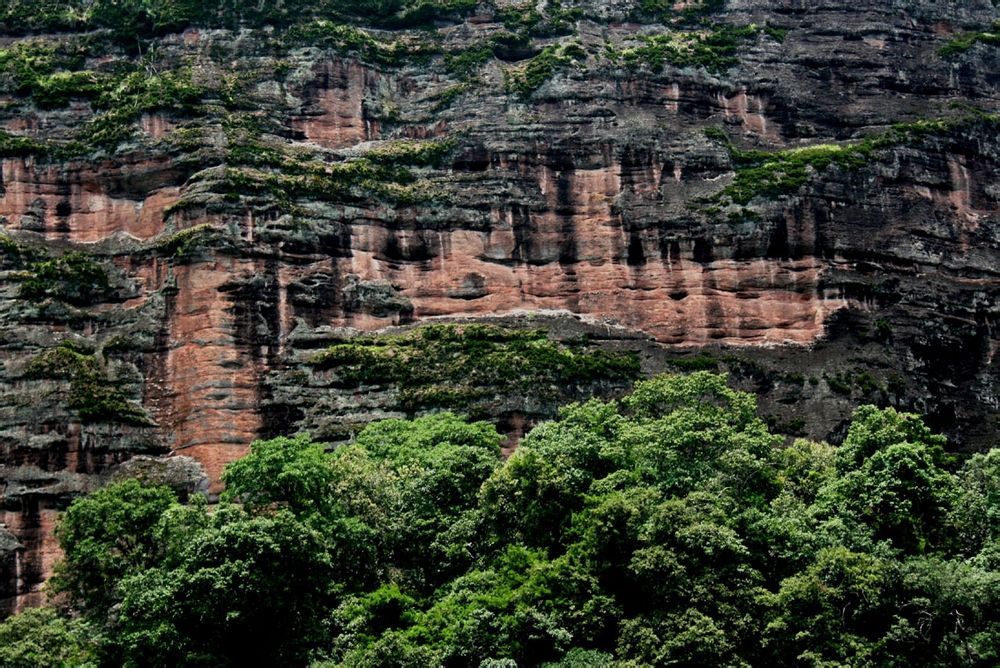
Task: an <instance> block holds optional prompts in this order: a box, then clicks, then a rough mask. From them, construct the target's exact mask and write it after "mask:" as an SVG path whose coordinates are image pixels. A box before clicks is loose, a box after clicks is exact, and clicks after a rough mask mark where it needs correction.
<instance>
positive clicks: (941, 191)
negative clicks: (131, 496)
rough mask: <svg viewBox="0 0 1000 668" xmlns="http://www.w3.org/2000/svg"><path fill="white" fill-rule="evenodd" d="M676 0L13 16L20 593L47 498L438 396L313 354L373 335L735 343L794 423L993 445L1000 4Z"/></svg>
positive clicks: (770, 405) (5, 136) (15, 594)
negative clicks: (464, 329)
mask: <svg viewBox="0 0 1000 668" xmlns="http://www.w3.org/2000/svg"><path fill="white" fill-rule="evenodd" d="M654 4H655V3H635V2H627V1H626V0H620V1H617V2H596V1H590V2H579V3H575V4H574V3H569V2H564V3H563V5H561V6H559V5H554V4H553V3H548V4H547V5H546V4H544V3H542V4H540V5H539V7H538V8H536V9H537V11H535V12H534V13H531V12H530V11H529V10H530V9H531V8H530V7H528V6H521V5H518V4H517V3H509V2H500V1H499V0H498V1H497V2H496V3H495V4H493V3H481V4H479V5H478V6H477V7H476V8H475V9H474V10H470V11H469V12H467V14H466V15H465V16H460V15H457V14H454V13H450V14H449V13H445V14H443V15H442V16H443V18H441V20H438V21H437V22H436V23H434V24H433V29H432V30H428V29H426V26H425V27H423V28H421V29H410V30H405V29H396V30H387V29H380V30H371V29H367V28H364V27H363V26H362V27H356V26H348V27H343V26H340V25H339V24H335V23H331V22H325V21H323V20H319V21H313V20H312V19H311V18H310V17H303V21H304V23H301V24H299V25H296V26H292V27H288V26H277V27H276V26H261V25H254V24H253V23H252V22H248V23H247V24H246V25H244V26H243V27H242V28H239V29H236V28H235V27H232V26H230V27H229V28H228V29H220V28H219V27H218V24H213V23H212V22H211V21H207V22H204V23H202V24H197V25H193V26H191V27H188V28H186V29H183V30H180V29H179V28H178V31H177V32H171V31H169V30H167V31H161V33H160V34H158V35H156V36H155V37H150V38H148V39H147V38H144V39H142V40H138V42H137V41H136V40H134V39H116V38H114V36H111V35H109V34H108V33H107V32H102V31H101V30H97V29H94V28H92V27H80V28H79V30H77V29H76V28H72V27H71V28H72V29H71V28H63V29H61V31H60V32H52V33H44V32H42V33H38V32H37V31H36V33H35V34H26V33H30V30H28V29H25V28H23V27H22V28H17V29H16V30H15V29H14V28H10V30H9V33H10V34H8V35H7V36H5V37H3V38H2V42H3V47H2V48H3V53H4V54H5V55H3V56H2V57H0V63H2V66H3V67H4V68H5V69H4V74H3V86H4V92H3V93H2V98H3V99H2V102H0V127H2V128H4V129H5V132H4V133H2V134H0V156H2V157H0V174H2V181H0V223H2V226H3V231H4V235H5V236H3V238H2V239H0V251H2V263H0V272H2V273H0V275H2V276H3V281H2V283H0V359H2V366H0V481H2V488H0V495H2V504H0V512H2V513H3V518H2V520H0V521H2V523H3V527H5V528H0V613H2V612H10V611H13V610H16V609H19V608H20V607H23V606H24V605H29V604H33V603H36V602H38V601H39V600H40V596H41V594H40V589H39V587H40V585H41V583H42V582H43V581H44V578H45V576H46V574H47V573H48V572H50V570H51V567H52V563H53V561H54V559H55V558H57V556H58V549H57V547H56V545H55V542H54V539H53V534H52V529H53V525H54V522H55V518H56V515H57V513H58V511H59V509H61V508H62V507H64V506H65V504H66V503H68V501H69V500H71V499H72V498H73V497H74V496H75V495H78V494H80V493H83V492H85V491H87V490H89V489H92V488H93V487H95V486H96V485H99V484H102V483H103V482H104V481H106V480H107V479H109V478H110V477H112V476H114V475H117V474H118V472H119V470H120V469H121V467H123V466H124V467H125V468H126V470H131V471H132V472H133V473H135V471H140V472H141V471H145V470H147V469H148V468H149V467H148V466H147V465H145V464H139V465H135V464H131V465H130V464H128V462H129V460H134V458H135V457H136V456H138V455H142V456H144V457H159V456H164V455H174V457H168V459H167V461H169V460H170V459H172V458H173V459H176V456H179V455H185V456H187V457H190V458H192V459H193V460H194V461H195V462H197V463H198V464H199V465H200V466H201V467H202V469H203V470H204V472H205V474H206V475H207V479H208V480H210V481H211V483H210V484H211V491H212V492H213V493H215V492H217V491H218V490H219V479H220V475H221V472H222V470H223V468H224V466H225V465H226V464H227V463H228V462H230V461H232V460H233V459H235V458H237V457H239V456H241V455H242V454H243V453H245V452H246V449H247V447H248V444H249V443H250V442H251V441H252V440H253V439H254V438H257V437H260V436H270V435H275V434H286V433H293V432H295V431H297V430H301V429H308V430H310V431H312V432H313V433H314V434H315V435H316V436H317V437H319V438H324V439H328V440H338V439H342V438H344V437H345V436H347V435H349V434H350V432H351V431H352V430H353V429H355V428H357V426H358V425H359V424H363V423H364V422H366V421H368V420H371V419H376V418H379V417H386V416H393V415H404V414H407V413H408V412H413V411H414V410H420V407H419V406H418V407H416V408H414V407H413V406H407V405H404V404H403V403H401V402H400V400H399V392H398V388H396V387H395V386H394V384H393V383H391V382H389V383H381V384H376V385H374V386H372V385H366V384H364V383H360V384H359V383H349V382H344V381H343V379H342V378H340V377H338V375H337V372H336V369H333V370H330V369H325V370H320V369H317V368H316V366H315V364H314V363H313V362H314V360H315V355H316V353H317V352H319V351H322V350H323V349H325V348H326V347H327V346H329V345H332V344H336V343H343V342H344V341H345V340H349V339H350V337H351V336H353V335H354V333H356V332H376V331H380V330H383V329H385V328H387V327H404V328H405V327H409V326H416V325H419V324H420V323H424V322H427V321H431V320H434V321H448V322H468V321H470V320H472V321H488V322H492V323H495V324H500V325H504V326H508V327H515V328H517V327H544V328H546V329H548V330H550V332H551V336H553V337H554V338H556V339H560V340H566V341H575V342H580V341H584V342H586V344H587V345H588V346H590V347H591V348H594V349H607V350H613V351H619V352H621V351H631V352H633V353H634V354H635V355H637V357H638V359H639V361H640V362H641V367H642V371H643V372H644V373H655V372H659V371H663V370H670V369H674V370H677V369H691V368H721V369H726V370H728V371H729V372H730V373H731V377H732V379H733V382H734V383H737V384H739V385H741V386H743V387H744V388H746V389H753V390H755V391H757V392H760V393H761V395H762V402H761V410H762V412H764V413H765V414H766V416H767V417H768V419H769V420H771V421H772V423H773V424H774V425H775V427H776V428H779V429H781V430H782V431H785V432H787V433H791V434H801V435H808V436H811V437H814V438H828V439H832V440H836V439H837V438H838V437H839V436H841V435H842V432H843V429H844V424H845V420H846V419H847V417H848V416H849V415H850V412H851V410H852V409H853V407H854V406H856V405H858V404H859V403H867V402H876V403H883V404H891V405H896V406H899V407H903V408H907V409H913V410H918V411H920V412H923V413H925V414H927V415H928V416H929V419H930V421H931V422H932V424H933V425H934V426H935V427H936V428H938V429H941V430H944V431H945V432H947V433H948V434H949V435H950V436H951V438H952V446H953V448H955V449H958V450H974V449H979V448H983V447H986V446H988V445H990V444H992V443H994V442H995V437H996V433H997V424H998V415H1000V406H998V401H1000V399H998V397H1000V392H998V389H997V388H998V381H1000V373H998V366H997V361H996V353H997V350H998V346H1000V335H998V333H997V324H998V313H1000V305H998V300H997V297H998V277H1000V250H998V249H1000V206H998V203H1000V132H998V130H1000V122H998V117H997V116H996V114H997V112H998V111H1000V109H998V84H1000V75H998V73H1000V49H998V48H997V46H996V40H990V39H983V40H977V39H974V38H970V37H969V36H970V35H977V34H993V33H989V32H988V31H990V30H992V28H991V27H990V26H991V23H992V22H993V21H994V20H996V19H997V18H998V16H1000V15H998V10H997V9H996V8H995V7H994V5H993V3H992V2H990V1H989V0H969V1H966V2H961V3H958V2H955V3H941V2H931V1H929V0H927V1H922V0H911V1H908V2H858V1H856V0H855V1H853V2H841V1H839V0H837V1H834V0H830V1H826V2H819V1H817V2H800V1H791V0H789V1H787V2H762V1H758V0H730V1H729V2H725V3H720V2H709V3H702V4H699V3H678V4H677V5H676V6H674V5H671V4H670V3H664V4H663V6H662V8H660V9H659V10H657V13H656V14H655V15H649V14H643V13H642V10H641V9H640V5H644V6H646V8H647V11H648V8H649V6H651V5H654ZM956 37H961V38H963V39H964V41H963V42H962V44H965V46H964V47H961V48H959V47H956V46H955V44H956V41H955V40H956ZM137 44H138V46H137ZM137 49H139V50H138V51H137ZM39 54H41V55H39ZM24 63H28V64H29V65H28V66H24ZM39 63H41V64H39ZM46 63H47V64H46ZM74 73H77V74H74ZM79 73H87V74H79ZM74 77H75V78H74ZM626 388H627V383H625V382H622V380H621V379H618V380H617V381H615V380H600V381H595V383H592V384H590V385H586V384H585V385H581V386H574V387H568V388H555V390H553V392H549V393H546V394H545V397H546V398H545V399H544V400H536V399H537V398H536V399H532V398H531V397H532V396H534V395H532V394H531V392H527V391H526V392H525V395H524V396H521V395H517V396H507V397H497V398H496V401H495V404H494V405H493V408H494V409H495V410H493V411H492V414H491V415H488V416H489V417H493V418H494V419H496V420H498V421H499V423H500V424H501V425H502V426H503V427H504V428H505V429H507V430H508V431H510V432H511V433H514V434H516V433H519V432H522V431H523V430H524V429H526V428H528V427H530V425H531V424H533V423H534V422H537V421H538V420H539V419H544V418H545V417H547V416H549V415H551V414H552V412H553V410H554V407H555V406H556V405H557V404H558V403H559V401H562V400H566V399H572V398H578V397H582V396H585V395H586V394H588V393H590V392H594V391H596V392H598V393H601V394H609V395H614V394H616V393H618V392H621V391H624V390H625V389H626ZM438 407H445V408H447V407H448V405H447V402H445V403H444V404H441V405H439V406H438ZM486 413H490V411H488V410H487V411H486ZM140 461H146V460H140ZM130 466H131V468H129V467H130ZM178 471H180V473H179V475H180V478H181V479H182V480H183V481H186V482H184V485H186V487H184V488H185V489H189V490H195V489H198V488H199V486H201V485H202V483H201V482H198V480H199V479H198V476H197V475H196V474H195V473H193V472H192V470H191V467H190V465H189V462H188V461H187V460H185V463H183V465H181V466H180V468H179V469H178Z"/></svg>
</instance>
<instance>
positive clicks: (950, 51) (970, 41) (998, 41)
mask: <svg viewBox="0 0 1000 668" xmlns="http://www.w3.org/2000/svg"><path fill="white" fill-rule="evenodd" d="M976 44H988V45H990V46H1000V21H996V22H994V23H993V26H992V27H991V28H990V29H989V30H981V31H975V32H967V33H962V34H961V35H958V36H957V37H953V38H951V39H950V40H948V43H947V44H945V45H944V46H942V47H941V48H940V49H938V53H939V54H940V55H941V56H943V57H945V58H954V57H955V56H959V55H961V54H963V53H965V52H966V51H968V50H969V49H971V48H972V47H973V46H975V45H976Z"/></svg>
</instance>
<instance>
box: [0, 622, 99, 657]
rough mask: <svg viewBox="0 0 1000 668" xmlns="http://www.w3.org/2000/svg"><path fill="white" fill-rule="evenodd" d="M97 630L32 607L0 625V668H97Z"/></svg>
mask: <svg viewBox="0 0 1000 668" xmlns="http://www.w3.org/2000/svg"><path fill="white" fill-rule="evenodd" d="M98 633H99V631H98V629H96V628H94V627H93V626H91V625H89V624H87V623H86V622H84V621H83V620H80V619H69V618H66V617H63V616H61V615H60V614H59V613H58V612H56V610H54V609H53V608H34V609H30V610H26V611H24V612H22V613H20V614H18V615H14V616H13V617H10V618H9V619H7V620H5V621H3V622H0V666H4V668H60V667H62V666H77V667H87V666H97V665H98V645H99V637H98Z"/></svg>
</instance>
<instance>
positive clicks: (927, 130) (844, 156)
mask: <svg viewBox="0 0 1000 668" xmlns="http://www.w3.org/2000/svg"><path fill="white" fill-rule="evenodd" d="M975 125H986V126H988V127H990V128H996V127H1000V116H997V115H995V114H984V113H981V112H980V113H975V114H972V115H969V116H959V117H954V118H945V119H927V120H920V121H913V122H911V123H899V124H897V125H894V126H893V127H892V128H890V129H889V130H888V131H886V132H884V133H881V134H879V135H875V136H873V137H868V138H866V139H863V140H861V141H858V142H855V143H851V144H818V145H813V146H804V147H801V148H793V149H787V150H783V151H758V150H750V151H744V150H741V149H738V148H736V147H735V146H733V145H732V144H731V143H730V142H729V139H728V137H727V136H726V135H725V133H722V132H721V131H719V130H718V129H715V128H710V129H709V130H707V131H706V135H707V136H708V137H709V138H710V139H713V140H716V141H722V142H724V143H725V144H726V147H727V149H728V150H729V153H730V155H731V156H732V160H733V165H734V167H735V168H736V176H735V178H734V179H733V182H732V183H731V184H729V185H728V186H726V187H725V188H724V189H723V190H722V191H721V192H720V193H718V194H717V195H714V196H712V197H711V198H710V199H709V201H710V202H712V203H715V204H720V203H731V204H740V205H746V204H749V203H750V202H751V201H752V200H753V199H755V198H758V197H766V198H775V197H782V196H787V195H791V194H794V193H796V192H798V190H799V189H800V188H801V187H802V186H804V185H805V184H806V183H807V182H808V181H809V180H810V179H811V178H812V177H813V175H815V174H819V173H822V172H823V171H824V170H826V169H828V168H830V167H836V168H839V169H841V170H847V171H852V170H858V169H860V168H862V167H864V166H865V165H867V164H869V163H870V162H871V161H873V160H874V159H875V157H876V152H877V151H879V150H881V149H886V148H891V147H893V146H899V145H907V144H911V143H915V142H918V141H920V140H921V139H924V138H927V137H934V136H939V137H940V136H945V135H947V134H949V133H954V132H960V131H962V130H963V129H965V128H969V127H973V126H975Z"/></svg>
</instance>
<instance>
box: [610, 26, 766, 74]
mask: <svg viewBox="0 0 1000 668" xmlns="http://www.w3.org/2000/svg"><path fill="white" fill-rule="evenodd" d="M765 30H766V29H765V28H763V27H762V26H758V25H755V24H751V25H748V26H741V27H734V26H722V27H719V28H716V29H714V30H711V31H668V32H665V33H662V34H659V35H650V36H647V37H643V44H642V45H641V46H637V47H632V48H627V49H623V50H621V51H613V50H610V51H609V52H608V54H609V55H610V56H611V58H612V60H615V61H618V62H621V63H622V64H623V65H625V66H626V67H629V68H631V69H636V68H638V67H639V66H641V65H645V66H648V67H649V68H650V69H651V70H653V71H654V72H659V71H660V70H662V69H663V67H664V65H667V64H670V65H673V66H674V67H704V68H705V69H707V70H709V71H710V72H724V71H725V70H727V69H729V68H731V67H733V66H734V65H736V64H737V63H738V62H739V60H738V59H737V57H736V54H737V52H738V51H739V47H740V45H741V44H742V43H743V42H745V41H746V40H749V39H751V38H754V37H756V36H757V35H760V34H761V33H764V32H765Z"/></svg>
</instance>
